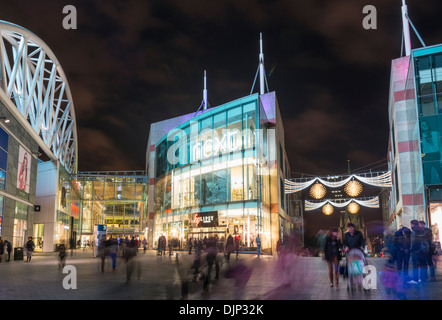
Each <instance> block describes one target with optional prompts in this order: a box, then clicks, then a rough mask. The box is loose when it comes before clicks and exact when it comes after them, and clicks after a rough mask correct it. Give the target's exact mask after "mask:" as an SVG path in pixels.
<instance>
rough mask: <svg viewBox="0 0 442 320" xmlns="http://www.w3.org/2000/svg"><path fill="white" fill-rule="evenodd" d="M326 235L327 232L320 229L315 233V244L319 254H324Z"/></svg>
mask: <svg viewBox="0 0 442 320" xmlns="http://www.w3.org/2000/svg"><path fill="white" fill-rule="evenodd" d="M326 237H327V232H326V231H325V230H322V229H320V230H319V231H318V233H317V234H316V245H317V247H318V254H319V256H321V255H323V254H324V245H325V238H326Z"/></svg>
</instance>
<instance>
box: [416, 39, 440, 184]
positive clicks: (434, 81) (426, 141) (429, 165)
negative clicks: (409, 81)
mask: <svg viewBox="0 0 442 320" xmlns="http://www.w3.org/2000/svg"><path fill="white" fill-rule="evenodd" d="M441 49H442V48H441ZM414 65H415V68H416V78H417V88H416V92H417V102H418V108H419V122H420V134H421V145H422V154H423V157H422V160H423V166H424V180H425V184H426V185H440V184H442V164H441V160H442V156H441V155H442V136H441V134H442V52H438V53H433V54H429V55H424V56H417V57H414Z"/></svg>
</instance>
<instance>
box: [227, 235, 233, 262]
mask: <svg viewBox="0 0 442 320" xmlns="http://www.w3.org/2000/svg"><path fill="white" fill-rule="evenodd" d="M234 248H235V243H234V241H233V237H232V235H230V234H229V236H228V237H227V241H226V250H225V252H226V259H227V262H230V254H231V253H232V251H233V249H234Z"/></svg>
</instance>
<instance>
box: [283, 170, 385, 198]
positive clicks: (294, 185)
mask: <svg viewBox="0 0 442 320" xmlns="http://www.w3.org/2000/svg"><path fill="white" fill-rule="evenodd" d="M352 179H357V180H359V181H360V182H362V183H365V184H369V185H372V186H375V187H380V188H388V187H391V173H390V171H388V172H385V173H382V174H380V175H378V176H376V177H364V176H363V175H355V174H354V175H351V176H349V177H348V178H345V179H343V180H340V181H333V182H332V181H327V180H325V179H323V178H319V177H315V178H312V179H311V180H309V181H303V182H294V181H290V180H288V179H285V193H286V194H288V193H295V192H299V191H302V190H304V189H306V188H308V187H310V186H311V185H312V184H313V183H315V182H316V181H319V182H320V183H322V184H323V185H325V186H326V187H329V188H339V187H342V186H344V185H345V184H347V183H348V182H349V181H351V180H352Z"/></svg>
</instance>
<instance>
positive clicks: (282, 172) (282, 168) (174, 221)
mask: <svg viewBox="0 0 442 320" xmlns="http://www.w3.org/2000/svg"><path fill="white" fill-rule="evenodd" d="M148 146H149V147H148V150H147V172H148V176H149V189H148V212H149V224H148V225H149V229H151V230H152V233H151V234H150V235H151V238H150V241H149V242H150V243H152V244H153V245H154V246H156V242H157V240H158V238H159V237H160V236H162V235H164V236H165V237H166V238H167V239H168V240H170V239H174V238H176V239H178V240H179V241H180V242H181V243H182V244H183V246H185V245H186V243H187V240H188V239H189V238H200V239H203V238H204V237H209V236H213V235H217V236H218V238H219V239H220V240H221V241H225V239H226V238H227V237H228V236H229V235H232V236H233V237H239V239H240V242H241V249H242V250H253V248H254V247H255V246H256V243H255V238H256V236H257V235H258V234H259V235H260V237H261V240H262V247H263V250H264V252H269V253H270V252H272V250H273V252H274V250H275V248H276V242H277V241H278V240H279V239H280V238H282V236H283V234H284V233H285V234H288V233H289V232H290V230H291V228H292V219H291V217H290V216H289V211H290V210H289V209H288V208H289V207H290V203H288V201H287V199H286V196H285V194H284V179H285V178H286V177H287V175H289V173H290V168H289V164H288V159H287V156H286V153H285V145H284V128H283V125H282V119H281V115H280V113H279V107H278V102H277V99H276V95H275V93H274V92H270V93H266V94H252V95H250V96H246V97H244V98H240V99H238V100H235V101H231V102H228V103H226V104H224V105H221V106H218V107H214V108H210V109H206V110H203V112H202V113H200V114H198V115H196V116H195V114H194V113H192V114H187V115H184V116H180V117H176V118H172V119H169V120H164V121H161V122H157V123H153V124H152V125H151V128H150V134H149V140H148ZM254 243H255V244H254Z"/></svg>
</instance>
